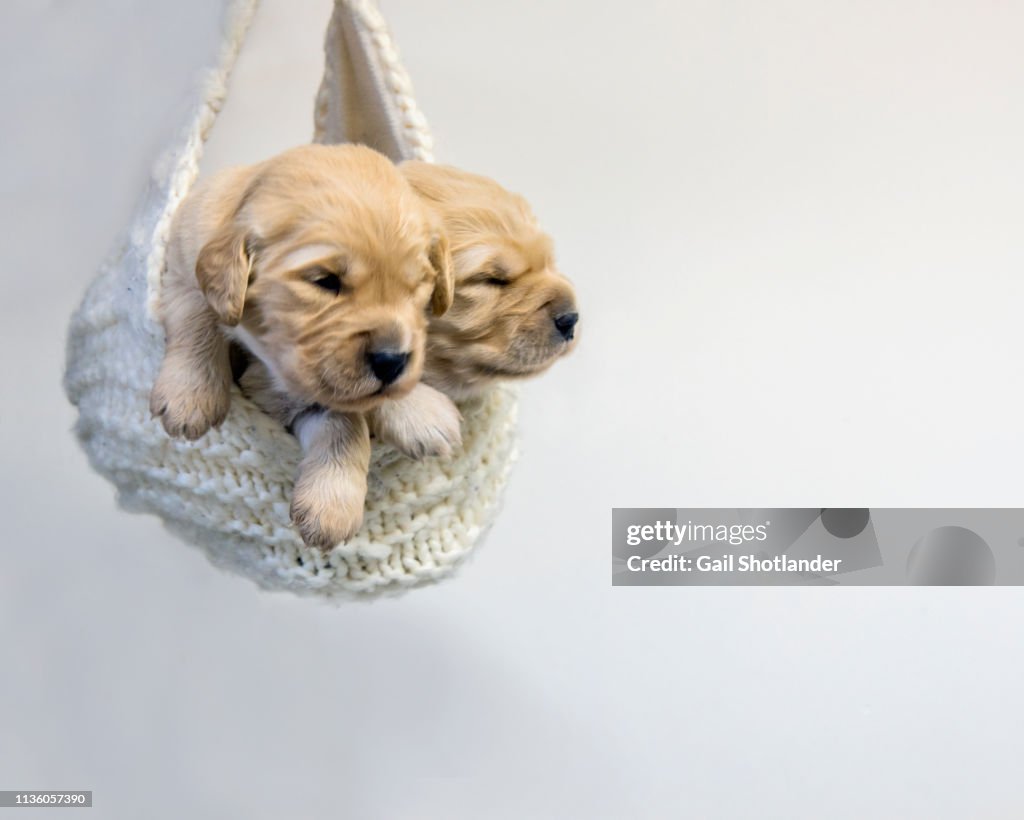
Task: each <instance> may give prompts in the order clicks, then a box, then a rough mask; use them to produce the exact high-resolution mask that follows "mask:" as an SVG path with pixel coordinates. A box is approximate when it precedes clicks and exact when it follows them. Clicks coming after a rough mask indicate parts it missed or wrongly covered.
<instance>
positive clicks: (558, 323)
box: [555, 313, 580, 342]
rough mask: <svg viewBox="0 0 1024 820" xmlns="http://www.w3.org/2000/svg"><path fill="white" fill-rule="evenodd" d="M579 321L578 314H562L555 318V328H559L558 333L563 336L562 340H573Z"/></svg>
mask: <svg viewBox="0 0 1024 820" xmlns="http://www.w3.org/2000/svg"><path fill="white" fill-rule="evenodd" d="M579 320H580V315H579V314H578V313H562V314H560V315H558V316H556V317H555V327H557V328H558V332H559V333H561V334H562V338H563V339H565V340H566V341H567V342H568V341H571V340H572V335H573V333H574V332H575V329H576V323H577V322H578V321H579Z"/></svg>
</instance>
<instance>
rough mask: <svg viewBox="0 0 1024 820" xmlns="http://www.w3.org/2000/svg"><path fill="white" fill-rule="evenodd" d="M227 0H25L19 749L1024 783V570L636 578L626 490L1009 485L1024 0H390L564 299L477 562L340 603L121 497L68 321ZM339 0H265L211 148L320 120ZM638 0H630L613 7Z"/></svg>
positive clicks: (16, 319)
mask: <svg viewBox="0 0 1024 820" xmlns="http://www.w3.org/2000/svg"><path fill="white" fill-rule="evenodd" d="M214 6H215V4H211V3H208V2H205V1H204V0H182V1H181V2H177V3H155V2H153V3H141V2H136V3H129V2H114V0H92V1H91V2H88V3H82V2H79V3H66V2H55V1H54V2H49V3H33V2H28V0H16V2H13V3H7V4H5V8H4V11H3V12H2V17H3V20H2V23H0V55H2V56H0V60H2V69H3V70H2V71H0V78H2V79H0V88H2V100H3V112H4V116H3V126H2V132H3V138H2V142H0V144H2V145H3V150H2V152H0V188H2V191H3V197H2V202H0V209H2V210H0V225H2V226H3V229H2V230H0V249H2V255H0V259H2V261H3V268H2V273H0V277H2V293H3V297H2V298H0V334H2V335H0V340H2V343H0V373H2V377H3V381H2V384H3V388H2V402H3V404H2V408H0V413H2V415H0V442H2V447H3V450H2V453H3V458H2V461H0V483H2V493H0V513H2V519H0V520H2V522H3V526H2V528H0V532H2V536H0V538H2V551H0V647H2V655H0V788H3V789H25V788H50V789H53V788H91V789H93V790H94V793H95V794H94V796H95V803H96V808H94V809H92V815H91V816H95V817H113V818H137V817H153V818H164V817H166V818H183V817H188V818H205V817H231V816H234V817H246V818H253V819H255V818H264V817H265V818H280V817H328V816H332V817H352V818H378V817H379V818H462V817H466V818H477V817H508V818H521V817H552V818H561V817H588V818H590V817H627V816H631V817H634V816H645V817H678V816H691V817H754V816H756V817H780V818H783V817H784V818H791V817H807V818H820V817H836V818H845V817H849V818H862V817H869V816H870V817H900V818H908V817H922V818H925V817H927V818H938V817H950V818H954V817H986V818H1010V817H1019V816H1021V814H1022V813H1024V796H1022V795H1021V792H1020V789H1019V787H1018V785H1017V783H1018V782H1019V769H1020V758H1021V754H1022V752H1024V743H1022V740H1021V734H1022V733H1021V726H1022V717H1024V712H1022V707H1021V700H1020V680H1021V664H1020V640H1019V635H1020V632H1021V630H1020V622H1021V618H1022V616H1024V604H1022V602H1021V593H1020V591H1019V590H1018V589H1013V588H1004V589H991V590H941V589H930V590H921V589H917V590H912V589H813V590H798V589H781V590H776V589H684V588H647V589H642V588H617V589H612V588H611V586H610V573H609V567H608V564H609V561H608V553H609V522H610V508H611V507H612V506H630V505H638V506H641V505H642V506H701V505H709V506H715V505H717V506H730V507H735V506H745V505H746V506H782V505H800V506H809V505H813V506H829V505H836V506H844V505H845V506H850V505H856V506H883V505H899V506H909V505H924V506H943V505H981V506H994V505H1006V506H1014V505H1018V504H1019V502H1020V486H1021V471H1020V465H1021V458H1020V453H1021V451H1022V448H1024V435H1022V433H1021V425H1020V423H1019V418H1020V408H1021V391H1020V388H1019V381H1020V377H1019V370H1020V368H1019V364H1018V362H1019V353H1018V351H1020V350H1021V347H1022V341H1024V340H1022V338H1021V328H1022V323H1021V320H1020V316H1021V308H1020V305H1021V296H1022V292H1024V279H1022V277H1021V276H1020V273H1021V267H1022V262H1024V244H1022V243H1021V239H1020V237H1021V234H1020V230H1021V225H1022V222H1024V198H1022V196H1021V191H1022V190H1024V161H1022V152H1021V150H1020V146H1021V145H1024V94H1022V89H1024V84H1022V80H1024V57H1022V54H1021V51H1020V48H1019V40H1020V37H1019V33H1020V31H1021V27H1022V25H1024V5H1022V4H1020V3H1011V2H1004V3H971V2H924V0H908V2H903V3H888V2H881V0H878V2H875V1H874V0H872V1H871V2H862V3H848V2H839V0H830V1H829V2H826V3H821V2H813V0H773V2H771V3H757V2H752V1H751V2H729V3H720V2H705V1H704V0H686V1H685V2H672V3H667V2H645V3H634V4H628V6H627V5H622V6H619V5H618V4H600V3H588V2H583V0H557V2H555V1H554V0H549V1H548V2H532V1H531V2H520V3H511V2H509V3H499V2H483V3H458V2H454V0H438V2H432V3H417V2H414V0H390V1H389V2H385V3H384V10H385V12H386V13H387V15H388V17H389V20H390V23H391V25H392V27H393V30H394V33H395V35H396V37H397V39H398V42H399V44H400V46H401V49H402V54H403V57H404V59H405V62H406V64H407V67H408V68H409V71H410V73H411V74H412V76H413V79H414V81H415V84H416V88H417V92H418V95H419V98H420V101H421V103H422V105H423V107H424V109H425V111H426V113H427V115H428V117H429V118H430V120H431V123H432V125H433V127H434V130H435V134H436V138H437V146H438V155H439V158H440V159H442V160H444V161H448V162H452V163H455V164H459V165H462V166H465V167H467V168H469V169H472V170H476V171H481V172H485V173H489V174H491V175H493V176H495V177H497V178H498V179H499V180H500V181H502V182H503V183H505V184H506V185H507V186H508V187H511V188H513V189H515V190H519V191H521V192H523V193H525V194H527V195H528V197H529V198H530V199H531V200H532V201H533V203H534V205H535V208H536V210H537V212H538V213H539V215H540V216H541V218H542V220H543V222H544V223H545V224H546V225H547V227H548V228H549V230H550V231H551V232H552V233H553V234H554V236H555V237H556V240H557V243H558V248H559V252H560V259H561V262H562V265H563V267H564V269H565V270H566V271H567V272H568V273H569V274H570V275H571V276H572V277H573V278H574V279H575V280H576V282H577V284H578V287H579V290H580V293H581V301H582V306H583V317H584V318H583V324H582V344H581V346H580V349H579V351H578V354H577V355H575V356H574V357H573V358H572V359H571V360H567V361H565V362H564V363H560V364H559V365H558V366H557V368H556V369H555V370H553V371H552V372H551V373H550V374H549V375H547V376H546V377H544V378H543V379H542V380H540V381H537V382H536V383H534V384H531V385H529V386H528V387H526V388H525V389H524V391H523V401H522V431H523V439H524V455H523V458H522V460H521V462H520V464H519V465H518V466H517V468H516V471H515V473H514V476H513V481H512V484H511V486H510V488H509V492H508V496H507V503H506V509H505V512H504V515H503V517H502V518H501V519H500V522H499V524H498V525H497V527H496V528H495V530H494V531H493V533H492V535H491V537H490V539H489V540H488V542H487V544H486V546H485V547H484V548H483V549H482V550H481V551H480V552H479V554H478V555H477V556H476V557H475V558H474V559H473V561H472V562H471V563H470V564H469V565H468V566H466V567H465V568H464V570H463V571H462V573H461V575H460V576H459V577H458V578H457V579H456V580H454V581H452V582H449V583H446V584H444V585H442V586H438V587H436V588H430V589H424V590H420V591H417V592H414V593H412V594H410V595H407V596H406V597H404V598H401V599H398V600H385V601H380V602H376V603H373V604H363V605H358V604H346V605H343V606H340V607H338V608H330V607H327V606H323V605H319V604H317V603H315V602H310V601H304V600H297V599H293V598H289V597H283V596H273V595H268V594H264V593H260V592H259V591H258V590H257V589H255V588H254V587H253V586H252V585H250V584H249V583H248V582H246V581H244V580H241V579H238V578H235V577H229V576H226V575H223V574H220V573H219V572H218V571H216V570H214V569H212V568H211V567H210V566H209V565H208V564H207V562H206V561H205V559H204V558H203V557H202V555H201V554H200V553H199V552H198V551H195V550H192V549H190V548H189V547H186V546H183V545H181V544H179V543H177V542H175V541H174V540H173V539H172V538H171V537H170V536H169V535H167V534H166V533H165V532H164V531H163V530H162V528H161V527H160V525H159V524H158V523H157V521H155V520H152V519H150V518H140V517H132V516H128V515H126V514H123V513H120V512H118V511H117V510H116V509H115V506H114V500H113V497H112V495H113V494H112V491H111V488H110V487H109V486H108V485H107V484H106V483H105V482H104V481H103V480H101V479H100V478H98V477H97V476H95V475H93V474H92V473H91V472H89V470H88V468H87V465H86V462H85V458H84V456H83V455H82V453H81V452H80V451H79V450H78V449H77V446H76V444H75V442H74V440H73V438H72V436H71V434H70V433H69V428H70V426H71V424H72V422H73V418H74V416H73V412H72V409H71V408H70V407H69V406H68V404H67V402H66V400H65V399H64V397H63V395H62V393H61V390H60V377H61V367H62V361H63V344H64V333H65V330H64V328H65V322H66V319H67V317H68V314H69V313H70V311H71V310H72V309H73V307H74V305H75V304H76V303H77V301H78V299H79V296H80V294H81V291H82V289H83V288H84V286H85V283H86V281H87V279H88V277H89V276H90V275H91V272H92V271H93V270H94V269H95V268H96V266H97V264H98V263H99V261H100V259H101V257H102V255H103V254H104V252H105V251H106V250H107V248H109V247H110V245H111V244H112V242H113V240H114V237H115V235H116V234H117V232H118V231H119V230H120V229H121V228H122V227H123V226H124V225H125V224H126V223H127V221H128V219H129V217H130V214H131V208H132V205H133V202H134V200H135V197H136V196H137V194H138V191H139V189H140V186H141V185H142V183H143V181H144V179H145V177H146V173H147V170H148V168H149V165H150V163H151V162H152V160H153V159H154V157H155V156H156V154H157V152H158V151H159V149H160V147H161V146H162V145H163V144H164V143H165V141H166V140H167V139H168V138H169V137H170V135H171V134H172V133H173V129H174V128H175V127H176V124H177V123H178V122H179V121H180V118H181V116H182V114H183V113H184V111H185V109H186V103H187V99H188V97H187V92H188V89H189V87H190V84H191V82H192V80H193V79H194V76H195V72H196V70H197V69H198V68H199V67H200V66H201V65H203V64H204V63H205V62H206V61H207V60H208V59H209V58H210V56H211V54H212V51H213V49H214V48H215V42H216V36H217V25H218V23H217V21H218V13H217V9H216V8H215V7H214ZM328 7H329V3H327V2H326V1H325V0H316V2H312V1H311V2H306V3H286V2H284V0H273V1H272V2H271V1H270V0H268V2H267V3H266V6H265V8H264V10H263V13H262V16H260V17H258V18H257V21H256V23H255V25H254V29H253V31H252V38H251V43H250V45H251V49H250V50H249V51H247V52H246V53H245V55H244V57H243V59H242V61H241V62H240V64H239V68H238V74H237V80H238V83H237V88H236V91H237V94H235V95H234V96H232V99H231V102H230V103H229V105H228V107H227V109H226V110H225V113H224V118H223V120H222V122H221V123H220V128H219V130H218V133H217V134H216V135H215V137H214V140H213V142H212V143H211V146H210V152H209V157H208V163H209V165H210V166H211V167H213V166H218V165H222V164H226V163H228V162H240V161H248V160H252V159H257V158H261V157H263V156H266V155H268V154H270V153H273V152H275V151H277V150H278V149H281V148H284V147H287V146H288V145H291V144H294V143H298V142H302V141H304V140H306V139H308V136H309V134H310V128H311V113H310V110H311V100H312V95H313V93H314V92H315V89H316V84H317V81H318V71H319V60H320V57H321V52H320V40H321V30H322V27H323V25H324V24H325V22H326V18H327V13H328ZM627 7H628V8H629V9H630V10H629V11H628V12H627V11H624V9H626V8H627Z"/></svg>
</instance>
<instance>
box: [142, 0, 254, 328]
mask: <svg viewBox="0 0 1024 820" xmlns="http://www.w3.org/2000/svg"><path fill="white" fill-rule="evenodd" d="M258 4H259V0H229V1H228V3H227V6H226V9H225V23H224V38H223V40H222V42H221V47H220V53H219V55H218V57H217V63H216V65H215V66H214V67H213V68H210V69H208V72H207V75H206V77H205V78H204V81H203V92H202V95H201V97H200V101H199V105H198V106H197V108H196V111H195V114H193V116H192V119H191V121H190V122H189V123H188V124H187V126H186V128H185V136H184V139H183V142H182V144H181V145H180V146H179V147H178V148H177V149H176V150H175V151H173V152H172V153H171V154H170V155H169V156H166V157H164V158H163V160H162V162H161V163H159V164H158V167H157V170H156V171H154V176H155V177H157V179H156V180H155V182H156V183H157V185H160V186H161V187H163V188H165V190H166V192H167V193H166V200H165V203H164V206H163V209H162V210H161V212H160V215H159V217H158V218H157V220H156V225H155V226H154V228H153V232H152V235H151V236H148V237H145V238H144V239H143V242H144V244H145V246H146V247H148V248H149V251H148V253H147V255H146V284H147V287H148V298H147V302H146V307H147V312H148V314H149V318H151V319H152V318H154V317H155V316H156V306H157V300H158V298H159V290H160V278H161V276H162V275H163V270H164V260H165V257H166V251H167V238H168V234H169V233H170V230H171V219H172V218H173V217H174V212H175V211H176V210H177V209H178V205H180V204H181V201H182V200H183V199H184V198H185V197H186V196H188V192H189V191H190V190H192V185H193V184H194V183H195V181H196V177H197V176H198V175H199V160H200V158H201V157H202V155H203V145H204V144H205V143H206V138H207V136H209V133H210V129H211V128H212V127H213V123H214V121H215V120H216V119H217V115H218V114H219V113H220V109H221V108H222V107H223V105H224V98H225V97H226V96H227V93H228V77H229V76H230V75H231V69H232V68H234V65H235V60H236V58H237V57H238V52H239V50H240V49H241V47H242V42H243V41H244V40H245V34H246V32H247V31H248V30H249V23H251V22H252V17H253V14H254V13H255V12H256V6H257V5H258ZM168 164H169V165H170V167H169V168H168V167H167V165H168Z"/></svg>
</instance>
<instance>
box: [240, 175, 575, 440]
mask: <svg viewBox="0 0 1024 820" xmlns="http://www.w3.org/2000/svg"><path fill="white" fill-rule="evenodd" d="M399 169H400V170H401V172H402V174H403V175H404V176H405V177H406V179H408V180H409V182H410V183H411V184H412V187H413V189H414V190H415V191H416V193H417V194H419V195H420V197H421V198H422V199H423V201H424V202H425V203H426V204H427V205H428V206H429V208H430V209H431V210H432V211H433V212H434V213H435V214H437V216H438V217H439V218H440V220H441V221H442V224H443V228H444V232H445V234H446V235H447V238H448V242H449V245H450V248H451V253H452V261H453V265H454V276H455V297H454V301H453V303H452V306H451V308H450V309H449V310H448V311H447V312H446V313H445V314H444V315H443V316H439V315H435V316H434V317H433V318H432V319H431V320H430V329H429V332H428V335H427V357H426V364H425V366H424V371H423V381H422V382H420V384H418V385H416V386H415V387H414V388H413V389H412V391H411V392H410V393H409V394H408V395H406V396H405V397H403V398H399V399H396V400H390V399H389V400H387V401H385V402H383V403H382V404H380V405H379V406H378V407H377V408H375V409H373V410H371V411H370V412H369V413H368V420H369V423H370V426H371V428H372V429H373V431H374V433H375V434H376V435H377V437H378V438H379V439H381V440H383V441H387V442H388V443H390V444H392V445H393V446H395V447H396V448H397V449H399V450H400V451H402V452H403V453H405V454H406V455H408V456H411V457H413V458H420V457H423V456H426V455H448V454H449V453H450V452H451V450H452V448H454V447H456V446H457V445H458V444H459V443H460V441H461V434H460V430H459V425H460V421H461V418H460V416H459V411H458V409H457V408H456V407H455V405H454V404H453V402H452V399H456V400H461V399H465V398H469V397H472V396H474V395H477V394H479V393H481V392H483V391H484V390H486V389H487V388H488V387H489V386H491V385H492V384H494V383H495V382H498V381H502V380H507V379H520V378H525V377H528V376H533V375H536V374H538V373H540V372H542V371H543V370H545V369H547V368H548V367H550V366H551V364H552V363H554V362H555V361H556V360H557V359H559V358H560V357H562V356H564V355H565V354H566V353H568V352H569V351H570V350H572V349H573V347H574V345H575V334H576V325H577V321H578V318H579V315H578V311H577V308H576V298H575V295H574V293H573V289H572V286H571V285H570V284H569V282H568V281H567V280H566V279H565V277H563V276H562V275H561V273H559V272H558V269H557V268H556V266H555V263H554V258H553V252H552V243H551V240H550V238H549V237H548V236H547V235H546V234H545V233H544V232H543V231H542V230H541V229H540V227H539V226H538V224H537V220H536V218H535V217H534V215H533V213H532V212H531V210H530V207H529V205H528V204H527V203H526V201H525V200H524V199H523V198H522V197H520V196H517V195H515V194H512V193H509V192H508V191H506V190H505V189H504V188H502V187H501V186H500V185H498V184H497V183H496V182H494V181H492V180H490V179H487V178H486V177H482V176H477V175H475V174H469V173H466V172H464V171H459V170H457V169H455V168H449V167H444V166H440V165H433V164H429V163H423V162H405V163H403V164H402V165H401V166H399ZM240 384H241V387H242V392H243V393H244V394H246V395H247V396H249V397H251V398H252V399H253V400H254V401H255V402H256V403H257V404H258V405H260V406H261V407H263V408H264V409H265V410H268V411H270V412H272V414H273V415H275V416H276V417H278V418H280V417H282V410H281V408H282V407H284V408H287V411H286V412H285V413H284V414H283V415H285V416H289V415H290V416H295V415H297V414H299V413H301V412H302V411H303V405H302V403H301V401H300V400H297V399H295V398H294V397H291V398H290V397H288V396H286V395H282V394H281V393H280V392H275V391H274V389H273V385H272V384H271V382H270V380H269V378H268V374H267V372H266V369H265V368H264V367H262V366H261V365H260V364H259V363H255V365H254V366H253V367H250V368H249V369H248V370H247V371H246V372H245V375H244V376H243V377H242V380H241V382H240Z"/></svg>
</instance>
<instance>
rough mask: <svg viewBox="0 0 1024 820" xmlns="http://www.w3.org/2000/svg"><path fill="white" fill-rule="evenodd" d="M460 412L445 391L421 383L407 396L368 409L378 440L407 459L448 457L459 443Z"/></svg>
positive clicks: (460, 435)
mask: <svg viewBox="0 0 1024 820" xmlns="http://www.w3.org/2000/svg"><path fill="white" fill-rule="evenodd" d="M461 423H462V415H461V414H460V413H459V408H458V407H456V406H455V403H454V402H453V401H452V400H451V399H450V398H448V397H447V396H446V395H445V394H444V393H442V392H441V391H439V390H435V389H434V388H433V387H431V386H430V385H428V384H424V383H423V382H420V383H419V384H417V385H416V386H415V387H414V388H413V389H412V390H411V391H410V392H409V393H408V394H407V395H406V396H404V397H402V398H400V399H393V400H390V401H385V402H384V403H383V404H381V405H380V406H379V407H377V408H375V409H374V410H372V411H370V424H371V425H372V426H373V432H374V433H375V434H376V435H377V438H379V439H380V440H381V441H385V442H387V443H388V444H391V445H392V446H394V447H395V448H396V449H398V450H399V451H401V452H402V453H404V454H405V455H407V456H409V458H417V459H418V458H423V457H424V456H449V455H451V454H452V450H454V449H455V448H456V447H458V446H459V445H460V444H462V429H461Z"/></svg>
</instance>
